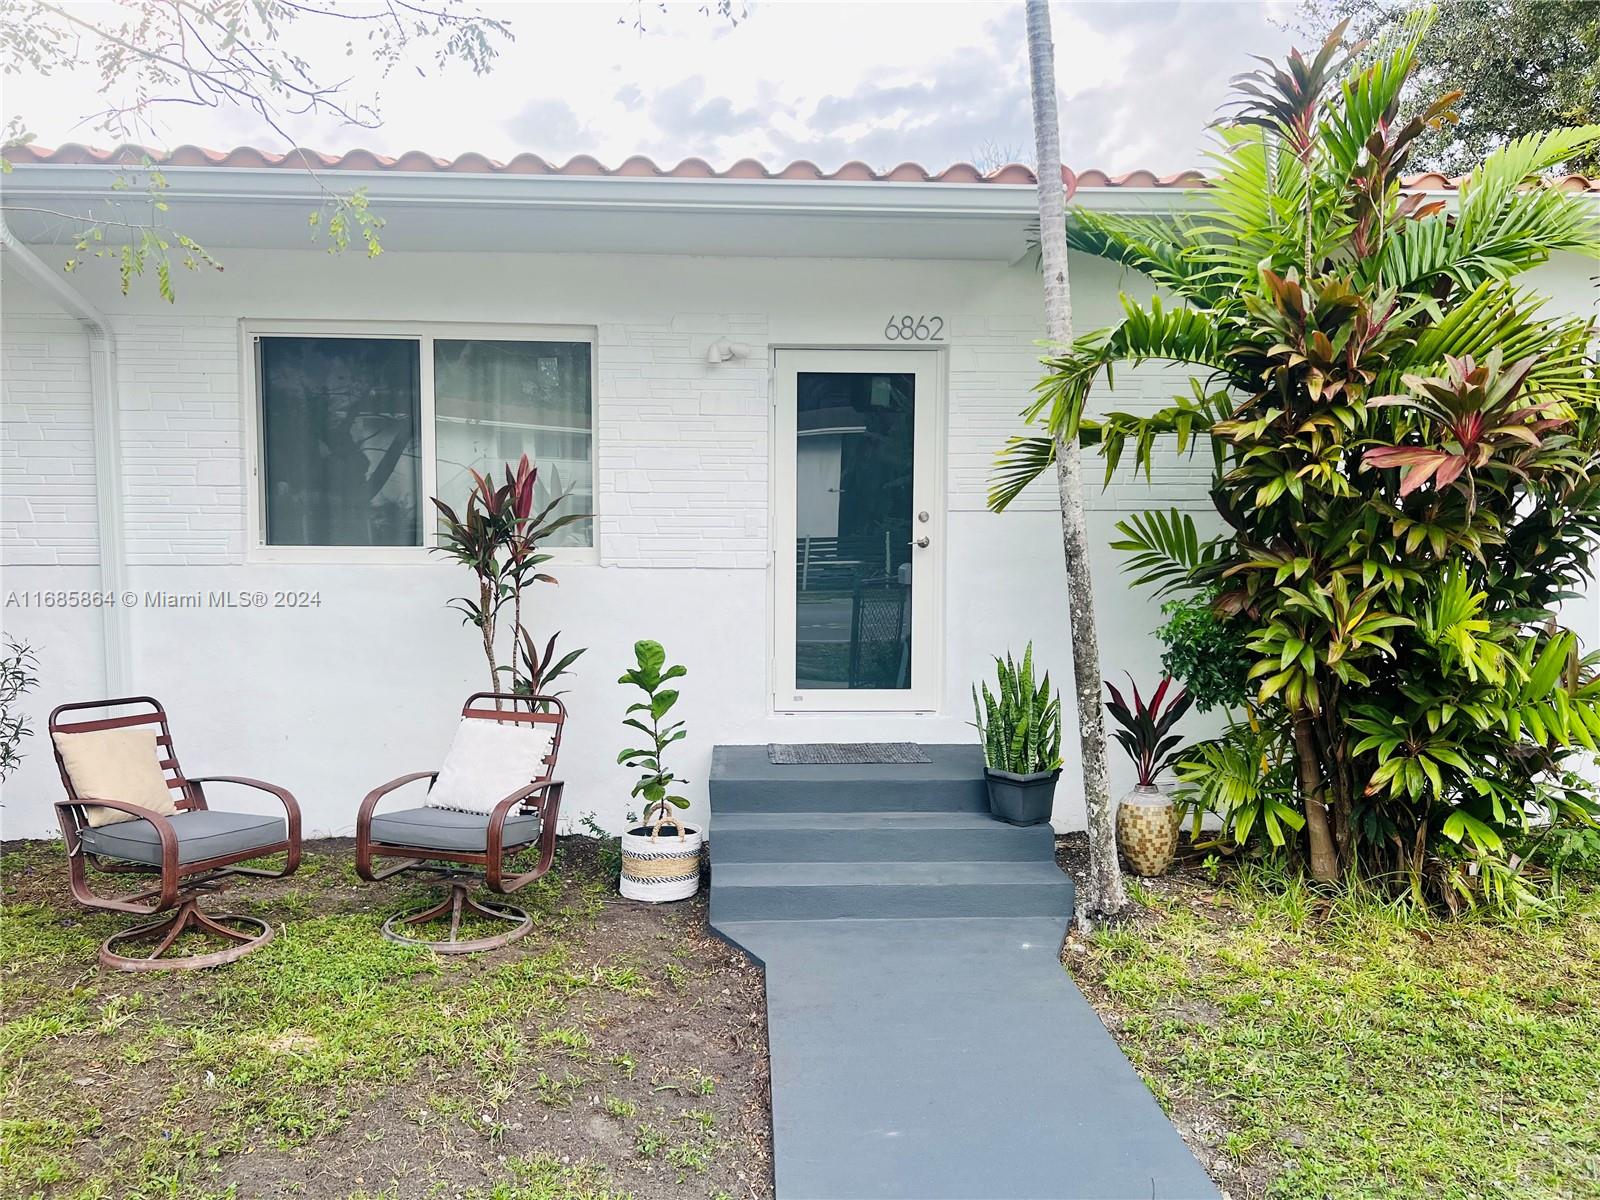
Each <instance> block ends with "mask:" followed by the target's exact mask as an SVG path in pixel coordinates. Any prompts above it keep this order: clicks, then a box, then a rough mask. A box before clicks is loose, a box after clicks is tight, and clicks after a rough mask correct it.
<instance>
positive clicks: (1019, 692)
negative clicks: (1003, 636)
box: [972, 642, 1061, 775]
mask: <svg viewBox="0 0 1600 1200" xmlns="http://www.w3.org/2000/svg"><path fill="white" fill-rule="evenodd" d="M994 663H995V673H996V675H997V676H998V681H997V686H998V687H999V689H1000V694H999V695H998V696H996V695H995V694H994V693H993V692H991V691H990V690H989V685H988V684H987V683H985V684H984V685H983V692H982V695H981V696H980V695H979V692H978V688H977V686H976V685H974V686H973V689H972V707H973V710H974V712H975V713H976V715H977V718H978V719H977V721H976V722H975V724H976V725H977V727H978V739H979V740H980V741H981V742H982V743H983V759H984V762H985V763H986V764H987V765H988V767H989V769H990V770H992V771H1009V772H1010V773H1011V774H1013V775H1037V774H1041V773H1043V772H1046V771H1054V770H1055V769H1056V768H1057V767H1059V766H1060V765H1061V695H1060V693H1056V694H1054V695H1052V694H1051V692H1050V673H1049V672H1048V671H1047V672H1045V676H1044V679H1043V680H1042V681H1041V682H1040V683H1039V684H1038V685H1037V686H1035V684H1034V681H1033V643H1032V642H1029V643H1028V648H1027V649H1026V650H1025V651H1023V654H1022V663H1021V665H1018V664H1017V663H1016V662H1014V661H1012V658H1011V655H1010V653H1009V652H1007V654H1006V656H1005V657H1004V658H1000V657H999V656H998V655H997V656H996V657H995V660H994Z"/></svg>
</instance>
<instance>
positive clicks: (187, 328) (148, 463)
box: [114, 314, 245, 566]
mask: <svg viewBox="0 0 1600 1200" xmlns="http://www.w3.org/2000/svg"><path fill="white" fill-rule="evenodd" d="M114 324H115V328H116V333H117V354H118V374H119V376H120V388H121V394H122V474H123V491H124V501H123V504H124V515H125V520H126V522H127V545H128V561H129V563H131V564H133V565H143V564H150V565H155V564H162V563H182V564H184V565H191V566H192V565H202V564H209V563H237V562H241V561H242V560H243V558H244V530H245V511H244V479H243V456H242V449H241V447H242V444H243V429H244V414H243V410H242V408H241V398H240V397H241V393H240V387H241V381H240V379H239V341H238V337H239V326H238V322H237V321H234V320H231V319H229V318H225V317H210V318H205V317H194V316H179V315H176V314H175V315H172V316H166V315H161V316H141V317H133V318H127V319H119V320H117V321H116V322H115V323H114Z"/></svg>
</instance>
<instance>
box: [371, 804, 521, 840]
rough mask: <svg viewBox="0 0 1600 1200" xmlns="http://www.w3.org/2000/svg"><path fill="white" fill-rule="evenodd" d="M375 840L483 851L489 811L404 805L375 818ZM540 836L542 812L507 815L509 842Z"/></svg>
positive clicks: (506, 838)
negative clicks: (540, 815)
mask: <svg viewBox="0 0 1600 1200" xmlns="http://www.w3.org/2000/svg"><path fill="white" fill-rule="evenodd" d="M372 840H373V841H375V842H382V843H384V844H385V845H387V846H416V847H417V848H418V849H420V850H478V851H482V850H486V849H488V846H489V814H488V813H472V812H460V811H458V810H456V809H453V808H402V809H400V810H399V811H397V812H390V813H381V814H379V815H378V816H375V817H373V818H372ZM538 840H539V814H538V813H512V814H511V815H510V816H508V817H507V818H506V826H505V845H507V846H525V845H527V844H528V843H529V842H536V841H538Z"/></svg>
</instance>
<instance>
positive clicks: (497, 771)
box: [356, 692, 567, 954]
mask: <svg viewBox="0 0 1600 1200" xmlns="http://www.w3.org/2000/svg"><path fill="white" fill-rule="evenodd" d="M502 705H504V707H501V706H502ZM566 717H567V710H566V708H565V706H564V705H563V704H562V703H561V701H560V700H557V699H556V698H555V697H553V696H523V695H513V694H512V693H510V692H474V693H473V694H472V695H471V696H469V697H467V702H466V704H464V705H463V706H462V708H461V724H460V725H459V726H458V727H457V729H456V735H455V740H454V741H453V742H452V743H451V746H450V752H449V754H448V755H447V756H446V759H445V763H444V766H443V767H441V768H440V769H439V770H438V771H418V772H415V773H413V774H410V775H402V776H400V777H399V778H398V779H392V780H390V781H389V782H388V783H386V784H384V785H383V786H382V787H378V788H374V789H373V790H372V791H371V792H368V793H367V796H366V798H365V799H364V800H362V802H361V811H360V812H359V814H357V817H356V874H357V875H359V876H361V878H362V879H366V880H369V881H374V882H375V881H377V880H379V879H387V878H389V877H390V876H393V875H397V874H399V873H400V872H402V871H415V872H419V873H422V874H424V875H427V876H430V877H432V878H435V879H439V880H443V881H444V882H446V883H448V884H449V885H450V894H449V895H448V896H446V897H445V898H444V899H443V900H441V901H440V902H439V903H438V904H435V905H432V906H430V907H427V908H424V909H422V910H420V911H418V912H413V913H409V914H401V915H398V916H394V917H390V918H389V920H387V921H385V922H384V925H383V935H384V936H385V937H386V938H389V939H390V940H391V941H395V942H400V943H402V944H405V945H410V946H425V947H427V948H428V949H430V950H435V951H438V952H439V953H442V954H468V953H472V952H474V951H479V950H493V949H496V948H498V947H500V946H505V945H507V944H509V943H511V942H514V941H516V940H517V939H518V938H520V937H522V936H523V935H524V934H525V933H527V932H528V931H529V930H530V929H532V928H533V918H532V917H531V916H530V915H529V914H528V913H527V912H526V911H524V910H523V909H520V908H516V907H513V906H512V905H509V904H485V903H482V902H480V901H478V900H475V899H473V897H472V894H471V891H472V888H473V887H475V886H476V885H478V884H480V883H481V884H482V885H483V886H484V887H486V888H488V889H489V891H491V892H494V893H496V894H498V895H502V896H503V895H508V894H510V893H512V892H515V891H517V890H518V889H519V888H522V887H526V886H527V885H528V884H530V883H532V882H533V881H534V880H536V879H538V878H539V877H540V876H542V875H543V874H545V872H547V871H548V870H549V869H550V864H551V862H552V861H554V858H555V852H556V816H557V814H558V813H559V812H560V809H561V791H562V784H561V783H560V782H558V781H557V780H556V779H555V778H554V775H555V767H556V755H557V753H558V752H559V751H560V749H561V729H562V726H563V725H564V724H565V722H566ZM424 779H426V780H427V781H428V796H427V800H426V801H425V802H424V803H423V804H422V805H421V806H420V807H416V808H406V809H400V810H396V811H391V812H387V813H383V814H379V813H378V812H377V811H376V810H377V807H378V803H379V801H381V800H382V799H384V797H386V796H387V795H388V794H389V793H390V792H393V791H396V790H397V789H399V788H402V787H404V786H406V785H407V784H411V783H416V782H418V781H420V780H424ZM534 845H537V846H538V849H539V858H538V862H537V863H536V864H535V865H534V866H533V867H532V868H531V869H530V870H527V871H524V872H521V873H520V874H509V875H508V874H507V859H508V858H510V856H511V855H513V854H514V853H516V852H517V851H519V850H523V849H525V848H527V847H530V846H534ZM380 858H397V859H399V860H400V861H399V862H396V863H391V864H389V865H387V866H384V867H382V868H377V867H375V866H374V863H375V861H376V860H377V859H380ZM447 913H448V914H449V918H450V934H449V936H448V937H447V938H444V939H441V940H437V941H426V940H423V939H422V938H417V937H411V936H408V935H407V934H405V933H402V932H401V931H400V928H399V927H401V926H411V927H414V928H415V927H420V926H422V925H426V924H427V923H428V922H430V921H433V920H436V919H440V918H442V917H444V916H445V914H447ZM467 913H472V914H475V915H476V916H478V917H482V918H485V919H488V920H493V921H504V922H507V923H509V924H511V925H512V926H513V928H511V929H509V930H507V931H506V932H504V933H500V934H494V935H490V936H484V937H476V938H463V937H462V936H461V921H462V917H463V916H464V915H465V914H467Z"/></svg>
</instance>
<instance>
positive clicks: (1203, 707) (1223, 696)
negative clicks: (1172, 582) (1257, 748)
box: [1156, 588, 1251, 713]
mask: <svg viewBox="0 0 1600 1200" xmlns="http://www.w3.org/2000/svg"><path fill="white" fill-rule="evenodd" d="M1216 600H1217V589H1215V588H1211V589H1208V590H1206V591H1204V592H1201V593H1197V594H1195V595H1192V596H1180V597H1177V598H1176V599H1173V600H1168V601H1167V602H1166V603H1165V604H1163V605H1162V606H1161V614H1162V616H1164V617H1166V622H1165V623H1164V624H1163V625H1162V626H1161V628H1160V629H1158V630H1156V637H1157V638H1159V639H1160V640H1161V644H1162V645H1163V646H1164V647H1166V648H1165V649H1164V650H1163V651H1162V653H1161V669H1162V670H1164V671H1165V672H1166V673H1167V674H1168V675H1170V676H1171V677H1172V678H1174V679H1176V680H1178V681H1179V682H1181V683H1182V684H1183V686H1184V690H1185V691H1186V692H1187V693H1188V694H1189V696H1190V698H1191V699H1192V700H1193V701H1194V706H1195V708H1197V709H1199V710H1200V711H1201V712H1203V713H1204V712H1210V711H1211V710H1212V709H1215V708H1222V709H1236V708H1241V707H1243V705H1244V703H1245V699H1246V697H1247V696H1248V695H1249V693H1250V666H1251V658H1250V652H1249V649H1248V647H1247V645H1246V642H1247V641H1248V640H1249V639H1248V637H1247V636H1246V633H1245V630H1246V627H1247V625H1248V622H1247V621H1246V620H1243V619H1241V618H1240V616H1239V615H1238V614H1237V613H1235V614H1230V615H1219V614H1218V613H1217V610H1216Z"/></svg>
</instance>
